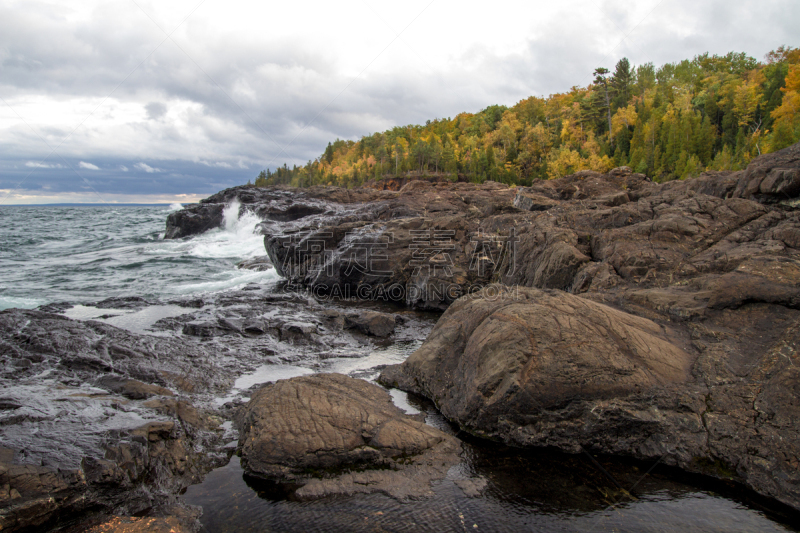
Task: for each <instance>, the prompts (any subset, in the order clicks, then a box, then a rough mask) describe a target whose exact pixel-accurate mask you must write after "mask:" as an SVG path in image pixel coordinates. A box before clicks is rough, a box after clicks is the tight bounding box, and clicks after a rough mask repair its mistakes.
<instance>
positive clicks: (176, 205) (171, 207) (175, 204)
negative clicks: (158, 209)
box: [169, 202, 183, 211]
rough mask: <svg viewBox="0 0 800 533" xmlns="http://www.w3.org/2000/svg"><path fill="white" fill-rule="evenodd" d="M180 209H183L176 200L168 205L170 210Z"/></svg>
mask: <svg viewBox="0 0 800 533" xmlns="http://www.w3.org/2000/svg"><path fill="white" fill-rule="evenodd" d="M181 209H183V205H181V204H180V203H178V202H175V203H174V204H170V206H169V210H170V211H180V210H181Z"/></svg>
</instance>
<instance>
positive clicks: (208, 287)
mask: <svg viewBox="0 0 800 533" xmlns="http://www.w3.org/2000/svg"><path fill="white" fill-rule="evenodd" d="M216 277H218V278H219V279H218V280H214V281H204V282H201V283H189V284H186V285H177V286H175V287H172V288H171V290H170V292H172V293H174V294H204V293H209V292H219V291H226V290H231V289H240V288H242V287H244V286H245V285H248V284H250V283H258V284H259V285H264V284H266V283H272V282H275V281H278V280H279V279H280V276H278V274H277V273H276V272H275V269H274V268H272V269H269V270H267V271H266V272H255V271H253V270H231V271H225V272H220V273H219V274H218V275H217V276H216Z"/></svg>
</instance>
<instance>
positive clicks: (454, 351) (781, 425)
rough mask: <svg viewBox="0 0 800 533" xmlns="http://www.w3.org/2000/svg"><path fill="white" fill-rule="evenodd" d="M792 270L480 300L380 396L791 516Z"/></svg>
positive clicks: (457, 309)
mask: <svg viewBox="0 0 800 533" xmlns="http://www.w3.org/2000/svg"><path fill="white" fill-rule="evenodd" d="M796 269H797V264H796V263H795V262H792V261H789V260H787V259H775V258H773V259H764V260H758V261H755V260H754V261H750V262H744V263H742V264H741V266H740V267H739V268H737V269H736V270H735V271H733V272H731V273H730V274H726V275H723V276H707V278H708V279H705V278H703V279H705V282H707V283H706V284H705V285H702V284H700V285H698V286H696V287H689V286H685V285H675V286H669V287H650V288H631V289H625V288H620V287H619V286H616V287H615V288H614V289H613V290H612V291H607V290H599V291H593V290H590V291H588V292H586V293H585V297H578V296H574V295H571V294H567V293H564V292H560V291H542V290H537V289H529V288H522V287H503V286H490V287H487V288H486V289H484V290H483V291H481V292H480V293H478V294H476V295H473V296H472V297H464V298H462V299H460V300H458V301H457V302H456V303H455V304H453V305H452V306H451V307H450V308H449V309H448V311H447V312H446V313H445V314H444V315H443V316H442V318H441V319H440V321H439V322H438V323H437V325H436V327H435V328H434V330H433V331H432V332H431V334H430V336H429V337H428V339H427V340H426V341H425V343H424V344H423V345H422V347H420V348H419V349H418V350H417V351H416V352H414V353H413V354H412V355H411V356H410V357H409V358H408V359H407V360H406V362H404V363H403V364H401V365H395V366H391V367H387V368H386V369H385V370H384V371H383V373H382V374H381V377H380V381H381V382H382V383H384V384H387V385H390V386H396V387H399V388H401V389H404V390H407V391H411V392H415V393H418V394H422V395H424V396H427V397H428V398H430V399H432V400H433V401H434V402H435V403H436V405H437V406H438V407H439V409H440V410H441V411H442V413H443V414H444V415H445V416H447V417H448V418H449V419H451V420H452V421H454V422H456V423H458V424H459V425H460V426H461V427H462V428H463V429H464V430H466V431H469V432H472V433H474V434H476V435H479V436H482V437H486V438H491V439H497V440H501V441H504V442H506V443H508V444H512V445H515V446H557V447H559V448H561V449H563V450H566V451H572V452H578V451H580V450H582V449H586V450H594V451H597V452H603V453H611V454H623V455H629V456H634V457H638V458H646V459H660V460H661V461H663V462H665V463H667V464H673V465H677V466H680V467H681V468H684V469H686V470H690V471H694V472H700V473H703V474H707V475H711V476H715V477H719V478H723V479H729V480H733V481H738V482H741V483H743V484H745V485H747V486H748V487H750V488H752V489H754V490H756V491H758V492H760V493H761V494H764V495H767V496H770V497H773V498H776V499H778V500H780V501H781V502H783V503H786V504H788V505H790V506H793V507H794V508H800V472H799V471H798V468H797V462H796V457H798V456H800V434H799V433H798V426H797V420H799V419H800V393H799V392H798V390H797V385H796V384H797V383H798V382H800V360H798V354H797V350H796V342H797V338H798V334H800V311H798V310H797V309H796V307H797V292H796V290H794V289H793V287H790V284H792V283H793V284H794V285H793V286H794V287H796V285H797V281H796V280H797V276H798V274H797V272H796ZM700 281H702V280H699V281H698V283H699V282H700ZM782 291H783V292H782ZM595 300H597V301H595ZM600 302H608V303H610V304H613V305H614V306H617V308H615V307H612V306H610V305H606V304H601V303H600ZM620 308H624V309H625V311H623V310H622V309H620ZM637 315H638V316H637ZM645 316H647V317H649V318H644V317H645Z"/></svg>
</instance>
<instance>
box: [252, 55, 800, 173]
mask: <svg viewBox="0 0 800 533" xmlns="http://www.w3.org/2000/svg"><path fill="white" fill-rule="evenodd" d="M594 76H595V78H594V81H593V83H591V84H589V85H588V86H587V87H577V86H576V87H572V89H570V90H569V91H568V92H564V93H560V94H553V95H550V96H549V97H546V98H545V97H536V96H532V97H530V98H526V99H524V100H522V101H520V102H519V103H517V104H516V105H514V106H513V107H506V106H503V105H492V106H489V107H487V108H486V109H483V110H482V111H480V112H478V113H474V114H473V113H461V114H459V115H457V116H456V117H455V118H447V119H436V120H432V121H430V120H429V121H427V122H426V123H425V125H409V126H398V127H395V128H392V129H391V130H387V131H384V132H382V133H374V134H372V135H367V136H365V137H362V138H361V139H360V140H358V141H352V140H341V139H337V140H336V141H334V142H332V143H328V146H327V147H326V148H325V151H324V152H323V153H322V154H321V155H320V157H319V158H317V159H315V160H314V161H309V162H308V163H307V164H306V165H303V166H296V165H295V166H293V167H291V168H289V167H288V166H287V165H284V166H283V167H279V168H277V169H276V170H274V171H272V170H270V169H267V170H264V171H262V172H261V173H260V174H259V176H258V177H257V179H256V185H257V186H268V185H276V184H288V185H292V186H296V187H308V186H311V185H320V184H322V185H338V186H342V187H354V186H359V185H362V184H363V183H365V182H367V181H369V180H372V179H379V178H382V177H389V176H400V175H425V174H440V175H446V176H449V177H450V178H451V179H453V180H455V179H457V178H460V179H467V180H469V181H473V182H483V181H485V180H495V181H500V182H504V183H507V184H509V185H514V184H517V185H529V184H531V183H532V182H533V180H539V179H552V178H556V177H560V176H565V175H568V174H571V173H573V172H577V171H579V170H585V169H591V170H597V171H600V172H606V171H608V170H610V169H612V168H614V167H617V166H623V165H625V166H629V167H631V168H632V169H633V170H634V171H636V172H641V173H643V174H646V175H647V176H649V177H650V178H652V179H654V180H656V181H668V180H672V179H684V178H686V177H690V176H696V175H698V174H700V173H701V172H703V171H705V170H738V169H742V168H744V167H746V166H747V164H748V163H749V162H750V160H752V159H753V158H754V157H756V156H758V155H760V154H763V153H768V152H772V151H775V150H780V149H781V148H785V147H786V146H789V145H791V144H793V143H795V142H798V141H800V49H797V48H792V47H785V46H784V47H780V48H778V49H777V50H774V51H772V52H770V53H769V54H767V55H766V57H765V58H764V60H763V61H761V62H759V61H756V60H755V59H754V58H752V57H749V56H747V55H746V54H744V53H734V52H731V53H728V54H726V55H723V56H718V55H709V54H708V53H706V54H702V55H698V56H696V57H695V58H694V59H692V60H684V61H681V62H678V63H667V64H665V65H663V66H661V67H658V68H657V67H655V66H654V65H653V64H652V63H645V64H643V65H638V66H633V65H631V64H630V62H629V61H628V59H627V58H623V59H621V60H620V61H619V62H617V64H616V66H615V68H614V71H613V72H611V71H609V70H608V69H606V68H598V69H596V70H595V71H594Z"/></svg>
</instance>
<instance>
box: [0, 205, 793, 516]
mask: <svg viewBox="0 0 800 533" xmlns="http://www.w3.org/2000/svg"><path fill="white" fill-rule="evenodd" d="M237 207H238V206H237ZM237 207H233V208H230V209H228V210H226V217H225V224H224V227H223V228H218V229H214V230H211V231H209V232H207V233H205V234H203V235H199V236H196V237H193V238H189V239H182V240H174V241H165V240H163V232H164V227H165V220H166V217H167V215H168V214H169V212H170V211H171V210H172V209H175V208H176V206H173V207H165V206H155V207H122V206H120V207H107V206H106V207H19V206H0V309H5V308H9V307H23V308H34V307H37V306H39V305H43V304H48V303H54V302H62V301H66V302H70V303H73V304H81V303H84V304H88V303H91V302H97V301H100V300H103V299H106V298H109V297H119V296H140V297H145V298H147V297H150V298H154V299H159V300H161V302H162V303H163V302H164V301H168V300H169V297H171V296H186V295H198V296H199V295H204V294H208V293H210V292H219V291H225V290H230V289H234V288H238V287H241V286H244V285H246V284H249V283H254V282H255V283H259V284H262V285H264V284H267V285H269V284H271V283H276V282H277V281H278V278H277V275H276V274H275V271H274V270H270V271H267V272H254V271H250V270H239V269H237V268H236V264H237V263H238V262H239V261H241V260H244V259H248V258H252V257H256V256H260V255H264V254H265V251H264V247H263V238H262V237H261V236H260V235H257V234H256V233H254V229H255V226H256V224H257V223H258V222H259V221H258V220H257V219H256V217H254V216H252V215H248V214H245V215H243V216H242V217H241V218H237V217H236V216H235V215H234V213H236V212H237V211H238V208H237ZM173 307H174V306H169V305H163V304H162V305H159V306H153V307H150V308H145V309H143V310H137V311H135V312H134V311H131V312H128V313H125V312H121V313H120V314H119V315H118V316H115V317H112V318H108V319H107V321H108V322H109V323H113V324H115V325H118V326H120V327H124V328H127V329H131V330H133V331H137V332H139V333H147V332H148V331H147V330H146V327H145V326H149V325H150V324H152V322H154V320H156V319H158V318H161V317H162V316H171V314H179V313H182V312H185V310H181V309H173ZM105 313H108V310H107V309H105V310H102V309H101V310H98V309H97V308H93V307H87V306H80V305H79V306H77V307H74V308H73V309H71V310H69V311H68V314H69V315H70V316H72V317H73V318H79V319H80V318H93V317H96V316H99V315H101V314H105ZM140 315H141V316H140ZM139 322H141V324H139ZM150 333H151V334H155V333H154V332H150ZM421 340H422V339H402V340H401V341H400V342H396V343H395V344H393V345H391V346H384V347H382V348H380V349H377V350H366V351H365V354H366V355H363V356H359V357H350V358H339V357H336V358H331V359H326V360H324V361H322V362H320V361H316V360H315V359H314V358H311V359H309V361H307V362H306V361H299V362H297V365H296V366H295V365H274V364H273V365H266V366H263V367H258V368H256V369H255V370H253V371H251V372H248V373H243V374H242V375H241V376H239V378H238V379H237V380H236V381H235V383H234V386H233V388H232V390H231V391H230V395H229V396H228V397H225V398H221V399H220V401H222V402H224V401H227V400H229V399H231V398H233V397H234V396H236V395H241V394H244V393H245V391H246V390H247V389H248V388H249V387H251V386H252V385H254V384H257V383H263V382H266V381H273V380H275V379H282V378H286V377H290V376H292V375H300V374H304V373H308V372H314V371H323V372H331V371H335V372H342V373H346V374H349V375H352V376H355V377H361V378H364V379H371V380H372V379H374V378H375V377H376V376H377V373H378V368H379V367H380V366H381V365H384V364H391V363H397V362H400V361H402V360H403V359H404V358H405V357H407V355H408V354H409V353H410V352H411V351H413V349H414V348H415V347H417V346H418V345H419V343H420V342H421ZM314 361H316V362H314ZM393 392H394V393H395V394H393V396H394V397H395V401H396V403H398V404H399V405H400V406H401V407H403V408H405V409H406V410H408V411H409V412H415V411H422V412H425V413H426V414H427V417H428V422H429V423H431V424H433V425H436V426H437V427H440V428H442V429H445V430H448V431H452V428H449V426H448V424H447V423H446V421H444V420H443V419H442V417H441V415H440V414H438V412H436V410H435V409H434V408H433V406H432V405H430V404H429V403H427V402H424V401H420V400H414V399H413V398H411V399H409V398H407V397H406V395H405V394H404V393H399V391H393ZM218 403H219V402H218ZM464 446H465V449H466V451H467V453H466V456H465V458H464V461H463V462H462V463H461V464H460V465H458V466H457V467H454V468H453V469H452V470H451V472H450V473H449V474H448V476H447V478H446V479H444V480H442V481H441V482H439V483H438V484H437V485H436V486H435V487H434V494H435V495H434V496H433V497H432V498H430V499H426V500H420V501H414V502H407V503H401V502H398V501H395V500H393V499H391V498H389V497H386V496H383V495H380V494H372V495H359V496H352V497H338V498H328V499H324V500H320V501H314V502H296V501H292V500H291V498H287V497H286V494H284V493H282V492H281V490H280V487H276V486H270V485H264V484H258V483H254V482H252V481H248V480H246V479H245V478H244V477H243V476H242V470H241V468H240V467H239V463H238V459H237V458H236V457H234V458H233V459H232V461H231V462H230V464H229V465H228V466H226V467H223V468H220V469H218V470H216V471H214V472H212V473H210V474H209V475H208V476H207V479H206V480H205V481H204V482H203V483H202V484H200V485H196V486H193V487H190V488H189V490H188V491H187V493H186V494H185V496H184V499H185V501H186V502H187V503H190V504H194V505H201V506H202V507H203V509H204V514H203V517H202V519H201V521H202V523H203V527H204V530H205V531H214V532H217V531H432V532H445V531H448V532H449V531H509V532H517V531H676V530H683V531H687V532H688V531H795V529H793V526H791V525H787V520H793V519H794V518H793V517H788V518H787V517H786V516H777V515H774V514H771V513H769V512H767V513H765V512H764V511H763V510H761V509H760V508H759V506H758V505H757V504H754V502H753V501H752V500H750V499H748V498H749V496H747V495H745V496H741V495H740V494H739V493H738V492H736V491H732V490H727V489H726V488H725V487H724V486H722V485H719V484H718V485H716V486H714V487H712V488H708V487H700V486H699V485H700V484H702V483H700V482H697V481H690V482H685V481H682V480H677V479H676V476H675V472H669V471H667V470H666V469H665V467H662V466H659V467H658V468H656V469H655V470H654V471H652V472H651V473H650V474H649V475H647V476H644V477H643V476H642V473H643V472H642V471H643V469H646V468H648V465H634V464H630V463H626V462H624V461H621V460H618V459H609V458H606V459H602V458H601V459H600V460H601V461H602V462H603V465H604V467H605V469H606V470H607V471H608V472H610V473H612V474H613V476H614V477H615V478H616V479H618V480H619V482H620V483H622V484H623V485H625V486H629V485H633V484H634V483H636V482H637V481H639V485H638V486H637V489H636V491H635V493H634V495H635V499H631V498H627V497H622V495H621V494H619V493H618V492H615V490H616V489H615V488H614V486H613V484H612V483H611V482H610V481H609V480H608V479H607V477H605V474H603V473H601V472H600V471H598V469H597V468H596V466H595V465H593V464H592V463H591V462H590V461H589V460H588V459H586V458H584V457H581V456H567V455H564V454H559V453H555V452H550V451H532V452H521V451H519V450H508V449H503V448H500V447H498V446H496V445H494V444H487V443H482V442H474V441H468V442H465V445H464ZM470 479H472V480H474V479H483V480H485V482H486V483H485V486H484V487H483V488H482V490H480V491H479V493H478V494H472V495H468V494H467V493H466V492H465V491H464V489H463V487H462V485H461V484H460V483H461V482H462V481H464V480H470ZM750 496H752V495H750Z"/></svg>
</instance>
